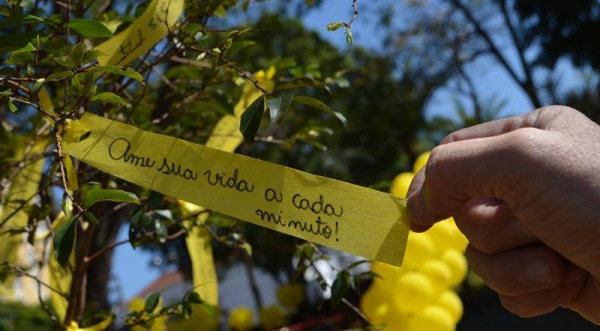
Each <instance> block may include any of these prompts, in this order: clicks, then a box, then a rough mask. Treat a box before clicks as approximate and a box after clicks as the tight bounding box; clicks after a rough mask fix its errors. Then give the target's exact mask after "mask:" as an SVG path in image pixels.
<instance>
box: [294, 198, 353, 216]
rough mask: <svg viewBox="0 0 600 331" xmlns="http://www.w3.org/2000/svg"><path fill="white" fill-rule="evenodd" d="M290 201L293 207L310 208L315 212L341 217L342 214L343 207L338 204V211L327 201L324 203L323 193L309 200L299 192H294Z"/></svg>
mask: <svg viewBox="0 0 600 331" xmlns="http://www.w3.org/2000/svg"><path fill="white" fill-rule="evenodd" d="M292 203H293V204H294V207H296V208H297V209H302V210H310V211H312V212H313V213H315V214H320V213H324V214H325V215H328V216H337V217H341V216H342V215H343V214H344V208H343V207H342V206H339V208H338V211H336V208H335V207H334V206H332V205H331V204H329V203H324V201H323V195H319V200H318V201H314V202H311V201H310V200H308V199H307V198H303V197H302V196H301V195H300V194H298V193H296V194H294V197H293V198H292Z"/></svg>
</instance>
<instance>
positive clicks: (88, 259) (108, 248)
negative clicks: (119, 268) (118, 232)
mask: <svg viewBox="0 0 600 331" xmlns="http://www.w3.org/2000/svg"><path fill="white" fill-rule="evenodd" d="M185 233H187V229H181V230H179V231H177V232H175V233H173V234H172V235H169V236H167V240H173V239H175V238H178V237H181V236H182V235H184V234H185ZM153 235H154V232H148V233H146V234H145V236H147V237H152V236H153ZM130 241H131V240H129V239H123V240H121V241H115V242H113V243H111V244H109V245H106V246H104V247H103V248H102V249H100V250H98V251H97V252H96V253H94V254H92V255H90V256H88V257H86V258H85V261H84V263H86V264H89V263H91V262H92V261H94V260H95V259H97V258H99V257H100V256H101V255H104V254H105V253H107V252H109V251H111V250H113V249H115V248H116V247H118V246H121V245H125V244H127V243H129V242H130Z"/></svg>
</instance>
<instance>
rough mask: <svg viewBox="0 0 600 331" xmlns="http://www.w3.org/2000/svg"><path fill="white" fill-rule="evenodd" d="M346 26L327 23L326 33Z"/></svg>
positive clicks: (337, 23) (339, 23) (341, 23)
mask: <svg viewBox="0 0 600 331" xmlns="http://www.w3.org/2000/svg"><path fill="white" fill-rule="evenodd" d="M345 25H346V24H345V23H343V22H334V23H329V24H327V31H335V30H337V29H339V28H341V27H343V26H345Z"/></svg>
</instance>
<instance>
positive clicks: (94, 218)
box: [83, 211, 100, 224]
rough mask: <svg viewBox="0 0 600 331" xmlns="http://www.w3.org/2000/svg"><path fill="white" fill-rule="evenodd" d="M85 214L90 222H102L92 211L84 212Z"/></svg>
mask: <svg viewBox="0 0 600 331" xmlns="http://www.w3.org/2000/svg"><path fill="white" fill-rule="evenodd" d="M83 216H84V217H85V219H86V220H87V221H88V222H90V223H94V224H99V223H100V222H99V221H98V219H97V218H96V216H94V214H92V213H90V212H89V211H85V212H83Z"/></svg>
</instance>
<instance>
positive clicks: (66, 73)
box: [46, 70, 73, 80]
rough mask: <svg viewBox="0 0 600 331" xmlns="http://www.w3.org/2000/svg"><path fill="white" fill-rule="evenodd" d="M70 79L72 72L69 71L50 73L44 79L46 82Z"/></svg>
mask: <svg viewBox="0 0 600 331" xmlns="http://www.w3.org/2000/svg"><path fill="white" fill-rule="evenodd" d="M70 77H73V72H72V71H70V70H66V71H59V72H55V73H52V74H50V75H49V76H48V77H46V80H61V79H65V78H70Z"/></svg>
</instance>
